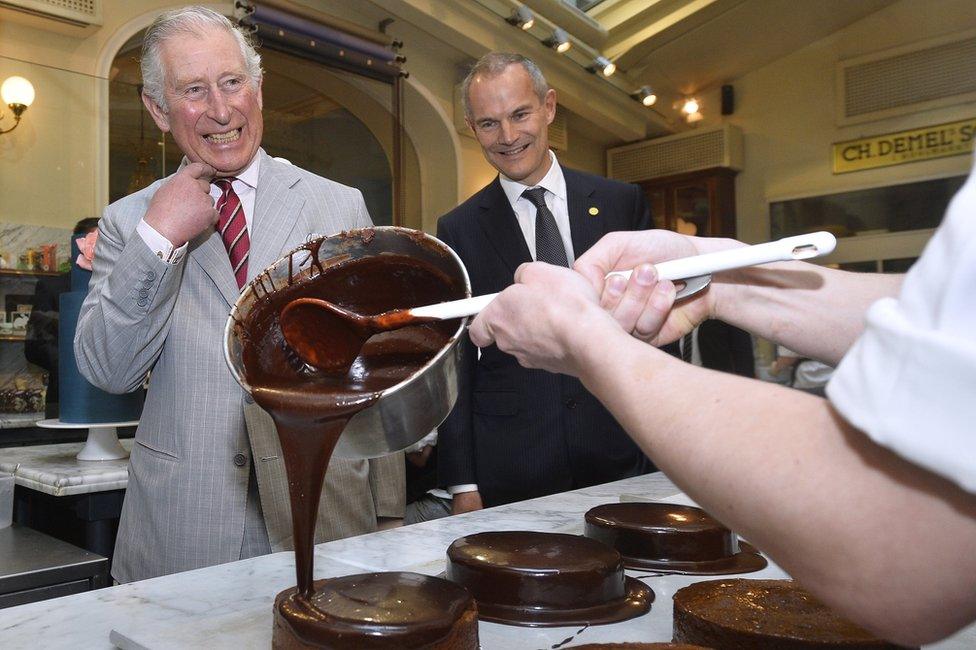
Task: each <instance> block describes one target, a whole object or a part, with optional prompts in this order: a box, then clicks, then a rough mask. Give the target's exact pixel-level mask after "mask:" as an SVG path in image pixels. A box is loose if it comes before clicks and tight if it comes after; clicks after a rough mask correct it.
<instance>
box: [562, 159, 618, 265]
mask: <svg viewBox="0 0 976 650" xmlns="http://www.w3.org/2000/svg"><path fill="white" fill-rule="evenodd" d="M563 177H564V178H565V179H566V207H567V209H568V210H569V231H570V236H571V237H572V239H573V257H574V258H579V256H580V255H582V254H583V253H585V252H586V251H587V250H588V249H589V248H590V246H592V245H593V244H595V243H596V242H597V241H599V239H600V238H601V237H603V235H605V234H606V220H605V219H604V213H605V211H606V210H608V209H609V207H608V206H606V205H605V204H604V203H603V201H602V197H600V194H599V192H597V191H596V186H595V185H594V183H593V181H592V179H589V178H587V177H586V176H583V175H582V174H577V173H576V172H574V171H573V170H572V169H566V168H565V167H563ZM594 208H595V209H596V214H591V212H592V211H593V209H594Z"/></svg>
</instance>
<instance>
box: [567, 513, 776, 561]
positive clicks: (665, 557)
mask: <svg viewBox="0 0 976 650" xmlns="http://www.w3.org/2000/svg"><path fill="white" fill-rule="evenodd" d="M585 520H586V527H585V534H586V536H587V537H592V538H593V539H598V540H600V541H601V542H603V543H604V544H607V545H609V546H612V547H613V548H615V549H617V551H619V552H620V555H621V556H622V557H623V559H624V564H625V565H626V566H627V567H628V568H631V569H651V570H654V571H661V572H665V573H682V574H688V575H720V574H726V573H748V572H750V571H759V570H760V569H764V568H766V559H765V558H763V556H762V555H760V554H759V551H757V550H756V549H755V548H754V547H752V546H751V545H749V544H747V543H746V542H742V541H740V540H739V538H738V537H737V536H736V534H735V533H733V532H732V531H731V530H729V529H728V528H726V527H725V526H724V525H722V523H721V522H719V521H717V520H716V519H715V518H713V517H712V516H711V515H709V514H708V513H707V512H705V511H704V510H702V509H701V508H695V507H692V506H682V505H676V504H673V503H607V504H604V505H600V506H597V507H595V508H591V509H590V510H589V511H588V512H587V513H586V515H585Z"/></svg>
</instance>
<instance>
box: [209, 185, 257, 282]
mask: <svg viewBox="0 0 976 650" xmlns="http://www.w3.org/2000/svg"><path fill="white" fill-rule="evenodd" d="M235 180H237V179H235V178H233V177H231V178H218V179H216V180H214V181H213V184H214V185H216V186H217V187H218V188H220V198H219V199H217V204H216V205H215V206H214V207H215V208H217V213H218V214H219V215H220V218H219V219H217V232H219V233H220V238H221V239H223V240H224V248H226V249H227V256H228V257H230V266H231V269H232V270H233V271H234V278H235V279H236V280H237V288H238V289H240V288H242V287H243V286H244V283H245V282H246V281H247V254H248V253H249V252H250V250H251V238H250V237H248V234H247V220H246V219H245V218H244V209H243V208H242V207H241V199H240V197H238V196H237V192H235V191H234V187H233V185H232V184H231V183H233V181H235Z"/></svg>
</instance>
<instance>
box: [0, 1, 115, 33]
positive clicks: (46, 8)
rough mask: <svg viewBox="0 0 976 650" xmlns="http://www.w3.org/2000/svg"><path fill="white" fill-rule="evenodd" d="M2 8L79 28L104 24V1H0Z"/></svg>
mask: <svg viewBox="0 0 976 650" xmlns="http://www.w3.org/2000/svg"><path fill="white" fill-rule="evenodd" d="M0 7H4V8H9V9H15V10H17V11H22V12H24V13H28V14H31V15H34V16H40V17H42V18H50V19H52V20H57V21H59V22H62V23H68V24H70V25H77V26H79V27H87V26H88V25H101V24H102V0H0Z"/></svg>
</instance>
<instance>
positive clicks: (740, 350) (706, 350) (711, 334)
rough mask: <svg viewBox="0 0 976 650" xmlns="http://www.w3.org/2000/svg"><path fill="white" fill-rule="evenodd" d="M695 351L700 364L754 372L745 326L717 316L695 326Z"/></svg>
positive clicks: (743, 373)
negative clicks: (734, 324) (699, 356)
mask: <svg viewBox="0 0 976 650" xmlns="http://www.w3.org/2000/svg"><path fill="white" fill-rule="evenodd" d="M698 352H699V353H700V354H701V359H702V365H703V366H705V367H706V368H711V369H712V370H721V371H723V372H732V373H735V374H737V375H742V376H744V377H755V376H756V360H755V357H753V354H752V337H751V336H749V333H748V332H746V331H745V330H741V329H739V328H738V327H734V326H732V325H729V324H728V323H725V322H723V321H720V320H706V321H704V322H703V323H702V324H701V325H699V326H698Z"/></svg>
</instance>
